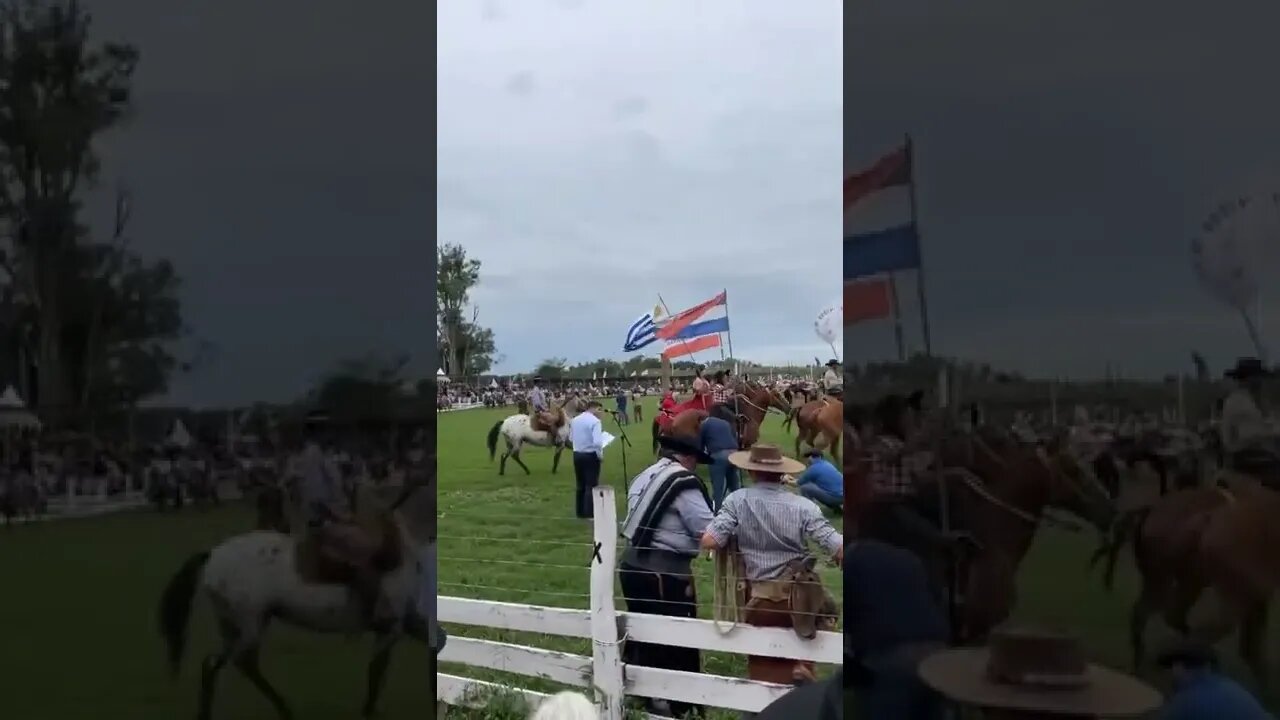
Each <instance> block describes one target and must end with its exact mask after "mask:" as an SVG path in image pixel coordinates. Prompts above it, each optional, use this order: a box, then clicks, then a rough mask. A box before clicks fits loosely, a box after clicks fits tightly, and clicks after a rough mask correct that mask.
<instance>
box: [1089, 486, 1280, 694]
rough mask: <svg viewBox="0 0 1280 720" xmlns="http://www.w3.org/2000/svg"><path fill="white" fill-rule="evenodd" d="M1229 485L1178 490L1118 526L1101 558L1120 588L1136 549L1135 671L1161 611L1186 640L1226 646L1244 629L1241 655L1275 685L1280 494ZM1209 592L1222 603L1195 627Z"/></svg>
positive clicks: (1107, 577) (1110, 582) (1109, 579)
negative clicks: (1126, 561) (1267, 637)
mask: <svg viewBox="0 0 1280 720" xmlns="http://www.w3.org/2000/svg"><path fill="white" fill-rule="evenodd" d="M1220 480H1221V484H1215V485H1213V486H1210V487H1192V488H1184V489H1180V490H1176V491H1174V492H1172V493H1170V494H1168V495H1165V496H1162V497H1160V498H1158V499H1157V500H1156V502H1155V503H1154V504H1152V505H1151V506H1149V507H1145V508H1139V509H1138V510H1136V511H1134V512H1133V513H1130V514H1129V515H1128V516H1127V517H1125V518H1123V519H1122V522H1120V523H1118V524H1117V530H1116V532H1115V535H1114V538H1113V540H1112V543H1111V544H1110V545H1109V546H1108V547H1105V548H1103V549H1101V550H1100V551H1099V552H1098V553H1095V555H1094V562H1097V561H1098V560H1105V561H1106V570H1105V573H1104V584H1105V586H1106V587H1107V589H1109V590H1110V589H1112V588H1113V587H1114V576H1115V565H1116V560H1117V556H1118V555H1119V552H1120V550H1121V549H1122V548H1123V547H1124V546H1125V545H1126V544H1131V545H1132V546H1133V556H1134V563H1135V565H1136V566H1137V569H1138V574H1139V577H1140V580H1141V589H1140V591H1139V594H1138V597H1137V598H1135V599H1134V602H1133V605H1132V606H1131V607H1130V611H1129V647H1130V651H1131V660H1132V665H1133V670H1134V671H1135V672H1137V671H1138V670H1139V669H1140V668H1141V667H1142V666H1143V664H1144V660H1145V655H1146V639H1145V636H1146V628H1147V625H1148V624H1149V623H1150V619H1151V616H1152V615H1154V614H1156V613H1157V612H1158V613H1160V614H1161V615H1162V616H1163V619H1164V621H1165V623H1166V624H1167V625H1168V626H1169V627H1170V628H1172V629H1173V630H1175V631H1177V632H1179V633H1181V634H1183V635H1196V636H1198V637H1200V638H1201V639H1203V640H1205V641H1206V642H1210V643H1214V642H1217V641H1218V640H1221V639H1222V638H1223V637H1225V636H1226V635H1227V634H1229V633H1230V632H1231V631H1232V630H1233V629H1235V628H1236V627H1237V626H1238V627H1239V631H1240V632H1239V653H1240V656H1241V658H1243V659H1244V661H1245V663H1246V665H1248V667H1249V669H1250V671H1251V672H1252V673H1253V675H1254V677H1255V678H1256V679H1257V680H1258V682H1259V683H1260V684H1262V685H1264V686H1265V685H1267V680H1268V677H1267V675H1268V673H1267V668H1266V662H1265V658H1264V657H1263V651H1262V636H1263V631H1264V630H1265V628H1266V625H1267V611H1268V605H1269V602H1270V598H1271V594H1272V592H1273V591H1274V590H1275V588H1276V587H1277V585H1280V559H1278V558H1277V556H1276V554H1275V551H1274V548H1275V546H1276V544H1277V543H1280V527H1277V526H1276V524H1275V517H1276V515H1277V513H1280V493H1276V492H1275V491H1273V490H1270V489H1268V488H1266V487H1264V486H1262V485H1261V484H1260V483H1259V482H1257V480H1256V479H1254V478H1252V477H1248V476H1244V475H1238V474H1236V473H1232V472H1225V473H1223V474H1222V475H1221V476H1220ZM1205 590H1212V591H1213V592H1214V594H1215V595H1216V596H1217V598H1218V600H1219V602H1218V607H1217V608H1216V611H1217V612H1216V614H1215V615H1213V616H1211V617H1210V618H1209V622H1207V623H1204V624H1201V625H1200V626H1199V627H1193V626H1192V623H1191V617H1190V616H1191V612H1192V609H1193V608H1194V607H1195V606H1196V603H1197V601H1198V600H1199V599H1200V597H1201V595H1202V594H1203V593H1204V591H1205Z"/></svg>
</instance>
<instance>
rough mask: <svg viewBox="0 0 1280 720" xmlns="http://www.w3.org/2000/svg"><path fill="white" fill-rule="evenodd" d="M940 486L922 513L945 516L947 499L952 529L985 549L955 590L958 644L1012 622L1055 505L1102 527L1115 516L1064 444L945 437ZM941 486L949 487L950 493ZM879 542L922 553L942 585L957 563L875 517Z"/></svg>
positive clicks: (934, 486)
mask: <svg viewBox="0 0 1280 720" xmlns="http://www.w3.org/2000/svg"><path fill="white" fill-rule="evenodd" d="M936 447H938V448H939V450H940V454H939V456H938V458H936V459H935V462H938V463H939V464H940V467H941V471H940V472H939V475H938V481H937V482H935V481H934V480H928V481H926V482H925V484H924V486H923V487H922V489H921V503H920V504H921V509H922V511H923V512H924V513H925V514H926V515H932V516H934V518H935V520H936V519H937V518H938V516H939V514H940V508H941V504H942V502H941V501H942V497H943V496H944V495H945V497H946V501H947V507H948V511H949V514H950V515H949V524H950V528H949V529H951V530H955V531H964V532H967V533H969V534H971V535H972V536H973V537H974V539H975V540H976V541H977V544H978V546H979V547H980V549H979V550H978V551H977V552H976V553H974V554H973V556H972V557H970V558H969V559H968V560H967V562H965V563H963V564H962V566H961V567H959V568H958V571H957V577H956V579H955V589H956V591H957V595H958V597H959V598H960V599H962V602H960V604H959V607H958V617H957V618H956V621H957V627H956V628H955V631H956V634H957V636H958V639H959V640H961V641H962V642H970V641H975V640H980V639H982V638H984V637H985V636H986V635H987V633H988V632H990V630H991V629H992V628H993V627H995V626H996V625H998V624H1000V623H1001V622H1004V621H1005V620H1006V619H1008V617H1009V616H1010V614H1011V612H1012V610H1013V608H1014V606H1015V604H1016V602H1017V584H1016V583H1017V572H1018V568H1019V566H1020V565H1021V563H1022V560H1023V559H1024V558H1025V557H1026V554H1027V552H1028V551H1029V550H1030V548H1031V544H1032V541H1033V540H1034V539H1035V535H1036V532H1037V531H1038V530H1039V528H1040V526H1041V525H1042V524H1043V523H1044V522H1045V521H1046V516H1045V510H1046V509H1048V508H1050V507H1056V508H1061V509H1063V510H1066V511H1068V512H1070V513H1072V514H1074V515H1076V516H1078V517H1080V518H1082V519H1084V520H1086V521H1088V522H1090V523H1091V524H1093V525H1095V526H1096V527H1098V528H1099V529H1100V530H1101V529H1105V528H1108V527H1109V526H1110V524H1111V521H1112V519H1113V517H1114V508H1113V506H1112V503H1111V499H1110V496H1108V495H1107V493H1106V490H1105V489H1104V488H1103V487H1102V486H1101V484H1100V483H1098V481H1097V479H1096V478H1094V477H1093V475H1092V474H1091V473H1090V472H1089V471H1088V470H1087V469H1086V468H1085V466H1084V465H1083V464H1082V463H1080V462H1079V461H1077V460H1076V459H1075V458H1074V457H1072V456H1071V455H1070V454H1069V453H1067V452H1065V451H1064V449H1063V448H1062V447H1061V446H1059V445H1057V444H1051V445H1049V446H1034V447H1026V446H1023V445H1021V444H1018V443H1016V442H1012V441H1010V440H1008V439H1005V438H1003V437H1002V436H999V435H997V434H994V433H984V432H973V433H958V432H952V433H948V434H945V435H944V436H943V437H942V438H941V440H939V442H938V443H937V444H936ZM938 482H944V483H946V491H945V493H943V492H942V490H941V488H940V486H939V485H938ZM863 526H864V527H865V528H866V531H867V534H868V535H869V536H871V537H877V539H880V540H884V541H886V542H890V543H893V544H898V545H902V546H904V547H907V548H908V549H911V550H913V551H914V552H916V553H917V554H918V555H919V556H920V557H921V559H922V560H924V562H925V565H926V567H927V568H929V570H930V574H931V576H932V577H933V578H934V579H935V582H937V583H938V585H939V587H942V586H944V582H945V581H944V580H943V578H945V577H947V575H948V566H949V564H950V562H951V561H950V559H949V558H948V557H946V556H944V555H943V554H940V553H939V552H938V551H937V550H936V549H933V548H922V547H920V546H919V543H914V542H912V541H910V540H904V538H905V536H903V535H901V534H899V533H897V532H895V531H896V530H897V529H896V528H894V527H893V526H892V524H890V523H883V522H877V521H876V519H875V518H870V517H867V518H865V522H864V523H863Z"/></svg>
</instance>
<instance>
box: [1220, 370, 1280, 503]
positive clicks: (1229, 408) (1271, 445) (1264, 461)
mask: <svg viewBox="0 0 1280 720" xmlns="http://www.w3.org/2000/svg"><path fill="white" fill-rule="evenodd" d="M1225 374H1226V376H1227V377H1229V378H1231V379H1232V380H1234V381H1235V388H1234V389H1233V390H1232V391H1231V392H1230V393H1229V394H1228V395H1227V397H1226V399H1225V400H1223V402H1222V423H1221V425H1220V428H1219V431H1220V432H1221V433H1222V446H1223V450H1224V451H1225V452H1226V455H1227V465H1228V467H1230V468H1231V469H1232V470H1235V471H1237V472H1242V473H1247V474H1249V475H1254V476H1256V477H1258V478H1259V479H1262V480H1263V481H1264V482H1268V481H1270V480H1272V479H1276V480H1280V455H1277V449H1278V445H1277V435H1276V431H1275V429H1274V428H1273V427H1272V425H1271V424H1270V423H1269V422H1267V419H1266V416H1265V415H1264V414H1263V412H1262V384H1263V381H1264V380H1265V379H1266V378H1268V377H1270V376H1271V372H1270V371H1269V370H1267V369H1266V368H1265V367H1263V365H1262V362H1261V361H1259V360H1258V359H1257V358H1240V360H1238V361H1237V362H1236V366H1235V367H1234V368H1232V369H1230V370H1228V371H1227V372H1226V373H1225ZM1268 484H1271V483H1270V482H1268Z"/></svg>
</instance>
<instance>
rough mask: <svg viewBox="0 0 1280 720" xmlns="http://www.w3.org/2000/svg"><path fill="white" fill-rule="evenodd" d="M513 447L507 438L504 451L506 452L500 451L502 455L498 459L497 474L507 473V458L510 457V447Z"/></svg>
mask: <svg viewBox="0 0 1280 720" xmlns="http://www.w3.org/2000/svg"><path fill="white" fill-rule="evenodd" d="M514 447H515V446H514V445H512V444H511V441H510V440H508V441H507V451H506V452H504V453H502V457H501V458H499V459H498V474H499V475H506V474H507V458H509V457H511V451H512V449H513V448H514Z"/></svg>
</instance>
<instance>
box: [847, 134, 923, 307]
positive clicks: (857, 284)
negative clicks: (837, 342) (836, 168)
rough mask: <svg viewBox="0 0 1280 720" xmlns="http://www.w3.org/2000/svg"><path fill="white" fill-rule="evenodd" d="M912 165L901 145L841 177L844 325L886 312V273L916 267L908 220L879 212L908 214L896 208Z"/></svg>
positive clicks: (889, 303)
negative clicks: (843, 225)
mask: <svg viewBox="0 0 1280 720" xmlns="http://www.w3.org/2000/svg"><path fill="white" fill-rule="evenodd" d="M912 165H913V162H912V152H911V146H910V145H903V146H902V147H900V148H898V149H897V150H894V151H893V152H891V153H889V154H888V155H885V156H884V157H882V158H880V159H879V160H877V161H876V162H874V163H873V164H872V165H871V166H870V167H868V168H866V169H864V170H862V171H860V172H856V173H852V174H850V175H849V176H848V177H846V178H845V180H844V224H845V235H844V324H845V326H846V327H847V326H849V325H853V324H855V323H859V322H863V321H866V320H880V319H883V318H888V317H890V316H892V315H893V285H892V280H891V274H892V273H895V272H900V271H903V270H914V269H917V268H919V267H920V244H919V242H918V240H917V236H916V228H915V225H914V223H912V222H910V221H908V222H907V223H905V224H903V223H901V222H900V221H897V222H893V221H891V222H890V223H889V224H885V223H884V222H883V221H884V217H885V216H886V213H884V212H882V211H884V210H890V211H891V214H889V215H888V217H894V216H897V217H901V216H902V215H907V214H908V212H907V210H906V208H904V207H901V206H903V205H905V204H906V202H905V201H906V189H907V188H908V187H909V186H910V185H911V182H912V174H913V172H914V169H913V167H912ZM895 196H897V197H895ZM894 200H898V201H899V202H897V203H894V202H893V201H894ZM894 205H897V206H898V207H893V206H894ZM855 209H856V210H857V212H854V211H855ZM878 220H879V222H877V221H878Z"/></svg>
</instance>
